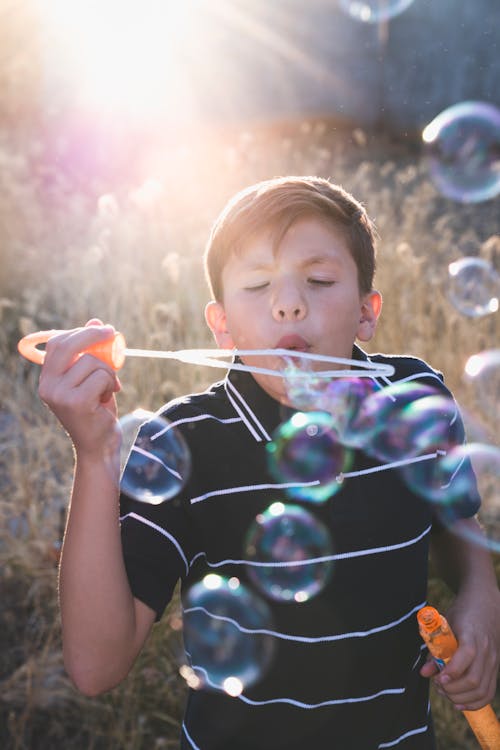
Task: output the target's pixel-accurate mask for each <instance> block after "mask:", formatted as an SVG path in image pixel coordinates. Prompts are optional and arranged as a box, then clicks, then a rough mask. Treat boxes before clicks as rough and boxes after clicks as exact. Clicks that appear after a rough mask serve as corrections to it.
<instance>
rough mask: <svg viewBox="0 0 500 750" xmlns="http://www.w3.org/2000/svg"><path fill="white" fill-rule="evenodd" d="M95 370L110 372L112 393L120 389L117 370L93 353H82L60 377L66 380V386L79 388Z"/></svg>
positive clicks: (63, 380)
mask: <svg viewBox="0 0 500 750" xmlns="http://www.w3.org/2000/svg"><path fill="white" fill-rule="evenodd" d="M95 370H104V372H106V373H107V374H108V376H109V378H110V391H111V392H112V393H114V392H116V391H119V390H120V385H119V381H118V378H117V376H116V373H115V371H114V370H113V369H112V368H111V367H110V366H109V365H107V364H106V363H105V362H103V361H102V360H101V359H98V358H97V357H94V356H93V355H92V354H82V355H81V356H80V357H78V359H77V360H76V361H75V362H74V364H73V365H72V366H71V367H70V368H69V369H68V370H66V371H65V372H64V373H62V374H61V375H60V377H59V378H58V379H59V380H61V381H62V382H64V385H65V387H66V388H78V386H79V385H81V384H82V383H83V381H84V380H86V379H87V378H88V377H89V375H91V374H92V373H93V372H95Z"/></svg>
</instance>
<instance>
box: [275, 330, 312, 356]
mask: <svg viewBox="0 0 500 750" xmlns="http://www.w3.org/2000/svg"><path fill="white" fill-rule="evenodd" d="M274 348H275V349H288V351H291V352H308V351H309V350H310V349H311V346H310V344H308V343H307V341H306V340H305V339H303V338H302V336H298V335H297V334H289V335H288V336H282V338H280V340H279V341H278V343H277V344H276V346H275V347H274Z"/></svg>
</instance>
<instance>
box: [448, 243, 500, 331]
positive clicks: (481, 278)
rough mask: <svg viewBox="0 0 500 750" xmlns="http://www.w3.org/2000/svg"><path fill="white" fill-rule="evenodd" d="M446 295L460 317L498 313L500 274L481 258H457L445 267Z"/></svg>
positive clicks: (475, 316)
mask: <svg viewBox="0 0 500 750" xmlns="http://www.w3.org/2000/svg"><path fill="white" fill-rule="evenodd" d="M447 295H448V299H449V300H450V302H451V303H452V305H453V306H454V307H455V309H456V310H458V312H460V313H461V314H462V315H466V316H467V317H469V318H480V317H482V316H484V315H490V314H491V313H495V312H497V311H498V306H499V304H498V298H499V297H500V275H499V274H498V273H497V272H496V271H495V269H494V268H493V266H492V265H491V263H488V261H486V260H483V259H482V258H474V257H467V258H460V260H455V261H453V263H450V265H449V266H448V284H447Z"/></svg>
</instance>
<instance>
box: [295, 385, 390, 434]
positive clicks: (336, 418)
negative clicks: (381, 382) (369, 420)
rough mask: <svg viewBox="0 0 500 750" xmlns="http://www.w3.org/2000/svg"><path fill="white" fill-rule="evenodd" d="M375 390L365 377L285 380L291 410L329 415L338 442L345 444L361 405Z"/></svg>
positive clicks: (375, 386) (374, 386)
mask: <svg viewBox="0 0 500 750" xmlns="http://www.w3.org/2000/svg"><path fill="white" fill-rule="evenodd" d="M377 389H378V386H377V385H376V384H375V382H374V381H373V380H372V379H371V378H367V377H356V376H346V377H338V378H333V379H332V380H325V378H316V379H314V378H311V379H305V378H302V379H300V380H299V379H297V380H293V379H288V380H287V397H288V400H289V401H290V403H291V404H292V405H293V406H294V408H296V409H301V410H304V411H324V412H327V413H328V414H330V416H331V417H332V426H333V428H334V430H335V432H336V433H337V434H338V436H339V440H340V442H345V437H346V436H347V435H348V434H349V432H350V426H351V423H352V421H353V419H354V418H355V416H356V415H357V414H358V412H359V410H360V408H361V404H362V403H363V402H364V400H365V399H366V398H367V397H368V396H370V395H371V394H372V393H374V392H375V391H376V390H377Z"/></svg>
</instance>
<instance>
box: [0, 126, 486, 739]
mask: <svg viewBox="0 0 500 750" xmlns="http://www.w3.org/2000/svg"><path fill="white" fill-rule="evenodd" d="M166 140H167V143H166V144H164V145H163V146H161V147H157V148H155V149H151V150H150V153H149V154H148V156H144V155H143V156H142V157H141V158H138V157H137V158H135V159H134V160H133V168H132V167H131V166H130V163H128V164H127V159H126V158H125V155H123V158H122V160H121V162H120V161H119V160H118V162H117V163H116V164H114V165H113V169H112V170H108V172H107V173H106V171H105V170H104V171H102V172H101V174H100V176H95V174H93V175H92V177H89V174H88V173H85V174H83V176H82V173H77V172H75V171H72V170H71V169H70V167H69V166H68V165H67V164H66V165H64V164H63V165H62V166H61V164H59V165H58V166H57V167H56V166H54V163H53V162H52V161H51V159H50V158H49V156H48V155H47V152H46V151H44V149H43V148H42V146H41V143H40V141H38V140H37V138H36V137H34V136H33V135H29V136H28V135H26V136H25V137H24V138H22V137H20V136H18V137H16V138H14V137H10V136H7V135H5V136H0V165H1V169H0V269H1V270H0V316H1V326H0V355H1V360H2V368H1V372H0V489H1V493H0V589H1V598H0V746H1V747H2V748H4V749H5V750H59V748H64V750H123V749H125V748H126V750H146V748H147V750H159V749H160V748H165V749H172V750H173V748H176V747H178V739H177V738H178V733H179V721H180V717H181V713H182V704H183V698H184V694H185V688H184V684H183V680H182V678H181V677H180V676H179V674H178V667H179V664H180V654H181V637H180V631H179V621H178V615H177V611H176V605H175V603H174V604H173V605H172V606H171V608H170V610H169V611H168V612H167V614H166V615H165V617H164V618H163V620H162V622H161V623H160V624H159V625H157V626H156V627H155V630H154V634H153V637H152V639H151V641H150V642H149V644H148V646H147V648H146V649H145V651H144V653H143V654H142V655H141V657H140V659H139V661H138V662H137V664H136V665H135V667H134V669H133V670H132V672H131V674H130V675H129V677H128V678H127V680H126V681H125V682H124V683H123V685H121V686H120V687H119V688H117V689H115V690H113V691H112V692H110V693H109V694H106V695H103V696H101V697H98V698H93V699H89V698H84V697H82V696H80V695H79V694H78V693H77V692H76V691H75V690H74V689H73V687H72V686H71V684H70V682H69V680H68V678H67V677H66V676H65V673H64V669H63V664H62V659H61V645H60V632H59V620H58V611H57V551H58V545H59V543H60V540H61V534H62V525H63V521H64V513H65V508H66V504H67V499H68V493H69V489H70V484H71V475H72V449H71V445H70V443H69V440H68V438H67V437H66V435H65V434H64V432H63V430H62V429H61V428H60V427H59V426H58V425H57V423H56V421H55V419H54V418H53V417H52V416H51V414H50V413H49V412H48V410H47V409H46V408H45V407H44V406H43V405H42V404H41V403H40V402H39V400H38V397H37V378H38V367H37V366H35V365H32V364H29V363H27V362H25V361H23V360H21V359H20V357H19V356H18V355H17V352H16V343H17V341H18V339H19V338H20V337H21V336H22V335H23V334H26V333H28V332H32V331H35V330H40V329H48V328H69V327H73V326H75V325H81V324H83V323H85V321H86V320H87V319H88V318H90V317H93V316H98V317H100V318H102V319H103V320H104V321H106V322H112V323H113V324H114V325H115V326H116V328H117V329H119V330H121V331H122V332H123V333H124V334H125V336H126V338H127V342H128V344H129V346H131V347H141V348H146V347H151V348H165V349H173V348H187V347H198V346H205V345H211V343H212V342H211V341H210V338H209V335H208V332H207V330H205V325H204V322H203V315H202V312H203V306H204V303H205V301H206V298H207V292H206V289H205V283H204V279H203V274H202V266H201V255H202V251H203V247H204V243H205V240H206V237H207V235H208V231H209V228H210V225H211V222H212V220H213V218H214V217H215V215H216V214H217V212H218V211H219V210H220V208H221V207H222V205H223V204H224V202H225V200H226V199H227V198H228V197H229V196H230V195H231V194H232V193H234V192H235V191H236V190H237V189H239V188H241V187H243V186H245V185H247V184H249V183H251V182H255V181H257V180H260V179H263V178H267V177H271V176H275V175H282V174H318V175H321V176H325V177H330V178H331V179H332V180H333V181H335V182H339V183H341V184H342V185H343V186H344V187H346V188H347V189H348V190H351V191H352V192H353V193H354V194H355V195H356V196H357V197H358V198H359V199H360V200H361V201H362V202H363V203H364V204H365V205H366V207H367V209H368V211H369V213H370V214H371V215H372V216H373V217H374V219H375V221H376V224H377V227H378V232H379V235H380V242H379V250H378V272H377V286H378V288H380V289H381V291H382V293H383V295H384V310H383V314H382V319H381V322H380V327H379V330H378V333H377V336H376V338H375V340H374V342H372V345H371V350H372V351H374V350H378V351H386V352H411V353H413V354H415V355H417V356H420V357H423V358H424V359H427V360H428V361H429V362H431V363H432V365H433V366H435V367H437V368H440V369H442V370H443V371H444V372H445V374H446V381H447V383H448V385H449V386H450V387H451V388H452V389H453V391H454V392H455V395H456V396H457V398H458V400H459V402H460V403H461V404H462V405H463V406H464V407H465V408H466V409H467V412H468V413H470V414H471V415H472V416H471V418H472V421H473V422H474V426H480V428H481V429H483V430H486V431H489V432H490V434H492V435H493V434H494V428H495V427H496V425H495V424H494V417H493V416H491V419H490V420H488V414H487V413H486V414H485V413H484V412H480V410H479V408H478V404H477V394H475V393H473V392H471V389H470V386H468V385H467V383H466V382H465V380H464V378H463V368H464V364H465V362H466V360H467V358H468V357H469V356H470V355H471V354H473V353H476V352H479V351H481V350H483V349H486V348H492V347H495V346H498V341H499V340H500V338H499V333H500V317H499V314H498V313H497V314H496V315H489V316H485V317H483V318H475V319H473V318H466V317H463V316H462V315H460V313H459V312H458V311H457V310H456V309H455V308H454V307H453V306H452V305H451V304H450V302H449V301H448V299H447V296H446V280H447V266H448V264H449V263H450V262H451V261H452V260H455V259H457V258H459V257H461V256H464V255H478V256H480V257H482V258H486V259H489V260H490V261H491V262H492V263H493V265H494V266H495V267H496V268H497V270H498V271H500V236H499V235H500V226H499V214H498V202H495V201H489V202H487V203H482V204H478V205H460V204H456V203H453V202H451V201H449V200H447V199H445V198H444V197H442V196H441V195H439V194H438V193H437V191H436V190H435V188H434V187H433V185H432V184H431V183H430V181H429V178H428V175H427V171H426V168H425V165H424V163H423V161H422V159H421V154H420V151H419V146H418V143H417V142H416V141H413V142H411V141H409V140H405V141H400V142H395V141H394V140H391V138H389V137H388V136H387V135H373V134H367V133H364V132H362V131H361V130H359V129H351V128H349V127H347V126H343V127H340V126H339V125H338V124H335V123H334V122H328V121H323V120H314V121H305V122H297V123H293V124H288V125H286V126H285V125H284V126H282V127H279V128H272V129H271V128H269V127H268V128H265V127H255V129H248V130H246V131H244V132H243V131H240V130H237V129H235V130H232V131H228V132H225V133H223V134H218V135H215V134H207V133H201V132H200V133H191V134H186V135H185V139H184V140H183V141H181V140H179V139H175V140H174V139H173V138H170V139H166ZM130 161H132V157H130ZM126 167H127V168H126ZM219 375H220V372H219V371H214V370H210V369H208V368H203V367H195V366H191V365H182V364H178V363H175V362H165V361H161V360H148V361H146V360H140V359H131V360H129V361H128V362H127V363H126V365H125V367H124V369H123V371H122V373H121V379H122V382H123V391H122V393H121V394H120V396H119V409H120V413H121V414H125V413H127V412H130V411H132V410H133V409H134V408H136V407H139V406H140V407H143V408H146V409H156V408H158V407H159V406H160V405H161V404H162V403H163V402H164V401H166V400H168V399H169V398H171V397H172V396H176V395H180V394H182V393H185V392H188V391H192V390H198V389H200V388H203V387H205V386H206V385H208V383H209V382H211V381H212V380H214V379H216V378H218V377H219ZM496 406H497V405H496V404H492V412H491V415H493V412H494V408H495V407H496ZM488 421H490V423H488ZM497 570H499V572H500V565H499V564H498V561H497ZM448 599H449V592H448V591H446V590H445V589H444V588H443V586H442V585H441V584H440V583H439V582H438V581H436V580H435V579H432V580H431V591H430V595H429V600H430V602H431V603H433V604H435V605H436V606H438V607H442V608H445V606H446V602H447V601H448ZM432 700H433V706H434V711H435V722H436V726H437V732H438V739H439V744H438V747H439V749H440V750H473V748H475V747H477V743H476V742H475V740H474V739H473V738H472V736H471V734H470V732H469V730H468V728H467V724H466V722H465V720H464V719H463V717H462V716H461V715H460V714H457V712H456V711H454V710H453V708H452V707H451V706H450V705H449V704H448V703H447V702H445V701H444V700H442V699H440V698H439V696H437V695H433V698H432ZM496 706H497V709H498V708H499V707H500V702H497V704H496Z"/></svg>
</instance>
